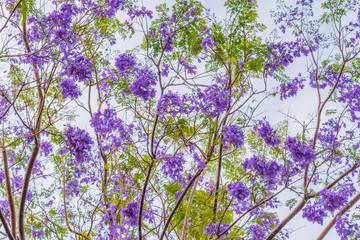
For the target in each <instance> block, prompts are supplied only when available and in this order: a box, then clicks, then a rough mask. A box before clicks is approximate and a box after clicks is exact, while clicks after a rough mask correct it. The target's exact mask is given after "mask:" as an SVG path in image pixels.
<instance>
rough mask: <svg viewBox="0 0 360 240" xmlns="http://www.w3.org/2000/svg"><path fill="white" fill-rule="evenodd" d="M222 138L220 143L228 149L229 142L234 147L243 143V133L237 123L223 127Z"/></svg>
mask: <svg viewBox="0 0 360 240" xmlns="http://www.w3.org/2000/svg"><path fill="white" fill-rule="evenodd" d="M222 134H223V139H222V144H223V145H224V147H225V148H226V149H229V144H228V143H231V144H232V145H234V146H235V147H239V148H241V147H242V146H243V145H244V133H243V132H242V131H240V127H239V126H237V125H230V126H224V127H223V133H222Z"/></svg>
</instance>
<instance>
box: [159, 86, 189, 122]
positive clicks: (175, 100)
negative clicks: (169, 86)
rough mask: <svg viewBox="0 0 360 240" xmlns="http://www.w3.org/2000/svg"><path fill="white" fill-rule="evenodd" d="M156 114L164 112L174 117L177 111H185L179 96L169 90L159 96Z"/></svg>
mask: <svg viewBox="0 0 360 240" xmlns="http://www.w3.org/2000/svg"><path fill="white" fill-rule="evenodd" d="M157 109H158V110H157V114H158V115H162V114H164V113H170V114H172V115H173V116H174V117H175V116H176V115H177V114H178V113H183V112H185V107H184V103H183V102H182V101H181V99H180V97H179V96H178V95H177V94H175V93H173V92H171V91H170V92H169V93H167V94H164V95H162V96H161V97H160V99H159V101H158V104H157Z"/></svg>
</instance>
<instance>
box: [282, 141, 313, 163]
mask: <svg viewBox="0 0 360 240" xmlns="http://www.w3.org/2000/svg"><path fill="white" fill-rule="evenodd" d="M284 145H285V147H284V148H285V149H286V150H289V151H290V156H291V157H292V158H293V160H294V161H295V163H296V164H297V165H299V166H300V167H304V166H305V165H306V164H307V163H310V162H312V161H314V160H315V159H316V154H315V151H314V150H313V149H310V147H309V146H307V145H305V144H302V143H301V142H300V141H297V140H296V139H295V138H293V137H288V138H287V139H286V140H285V142H284Z"/></svg>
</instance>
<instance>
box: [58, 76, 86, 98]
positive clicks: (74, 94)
mask: <svg viewBox="0 0 360 240" xmlns="http://www.w3.org/2000/svg"><path fill="white" fill-rule="evenodd" d="M59 87H61V88H62V91H61V94H62V95H63V99H65V98H68V97H70V99H71V100H74V99H77V98H78V97H79V96H81V92H80V90H79V88H78V86H77V85H76V83H75V82H74V81H73V80H70V79H64V80H62V81H61V83H60V84H59Z"/></svg>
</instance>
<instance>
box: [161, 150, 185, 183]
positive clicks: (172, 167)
mask: <svg viewBox="0 0 360 240" xmlns="http://www.w3.org/2000/svg"><path fill="white" fill-rule="evenodd" d="M183 157H184V154H183V153H178V154H176V155H175V157H173V158H172V157H170V156H165V159H164V160H163V166H162V167H161V170H163V172H164V174H165V175H166V176H168V177H170V178H172V179H173V180H174V181H181V180H182V175H181V174H182V171H183V169H184V167H183V165H184V163H185V160H184V159H183Z"/></svg>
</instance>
